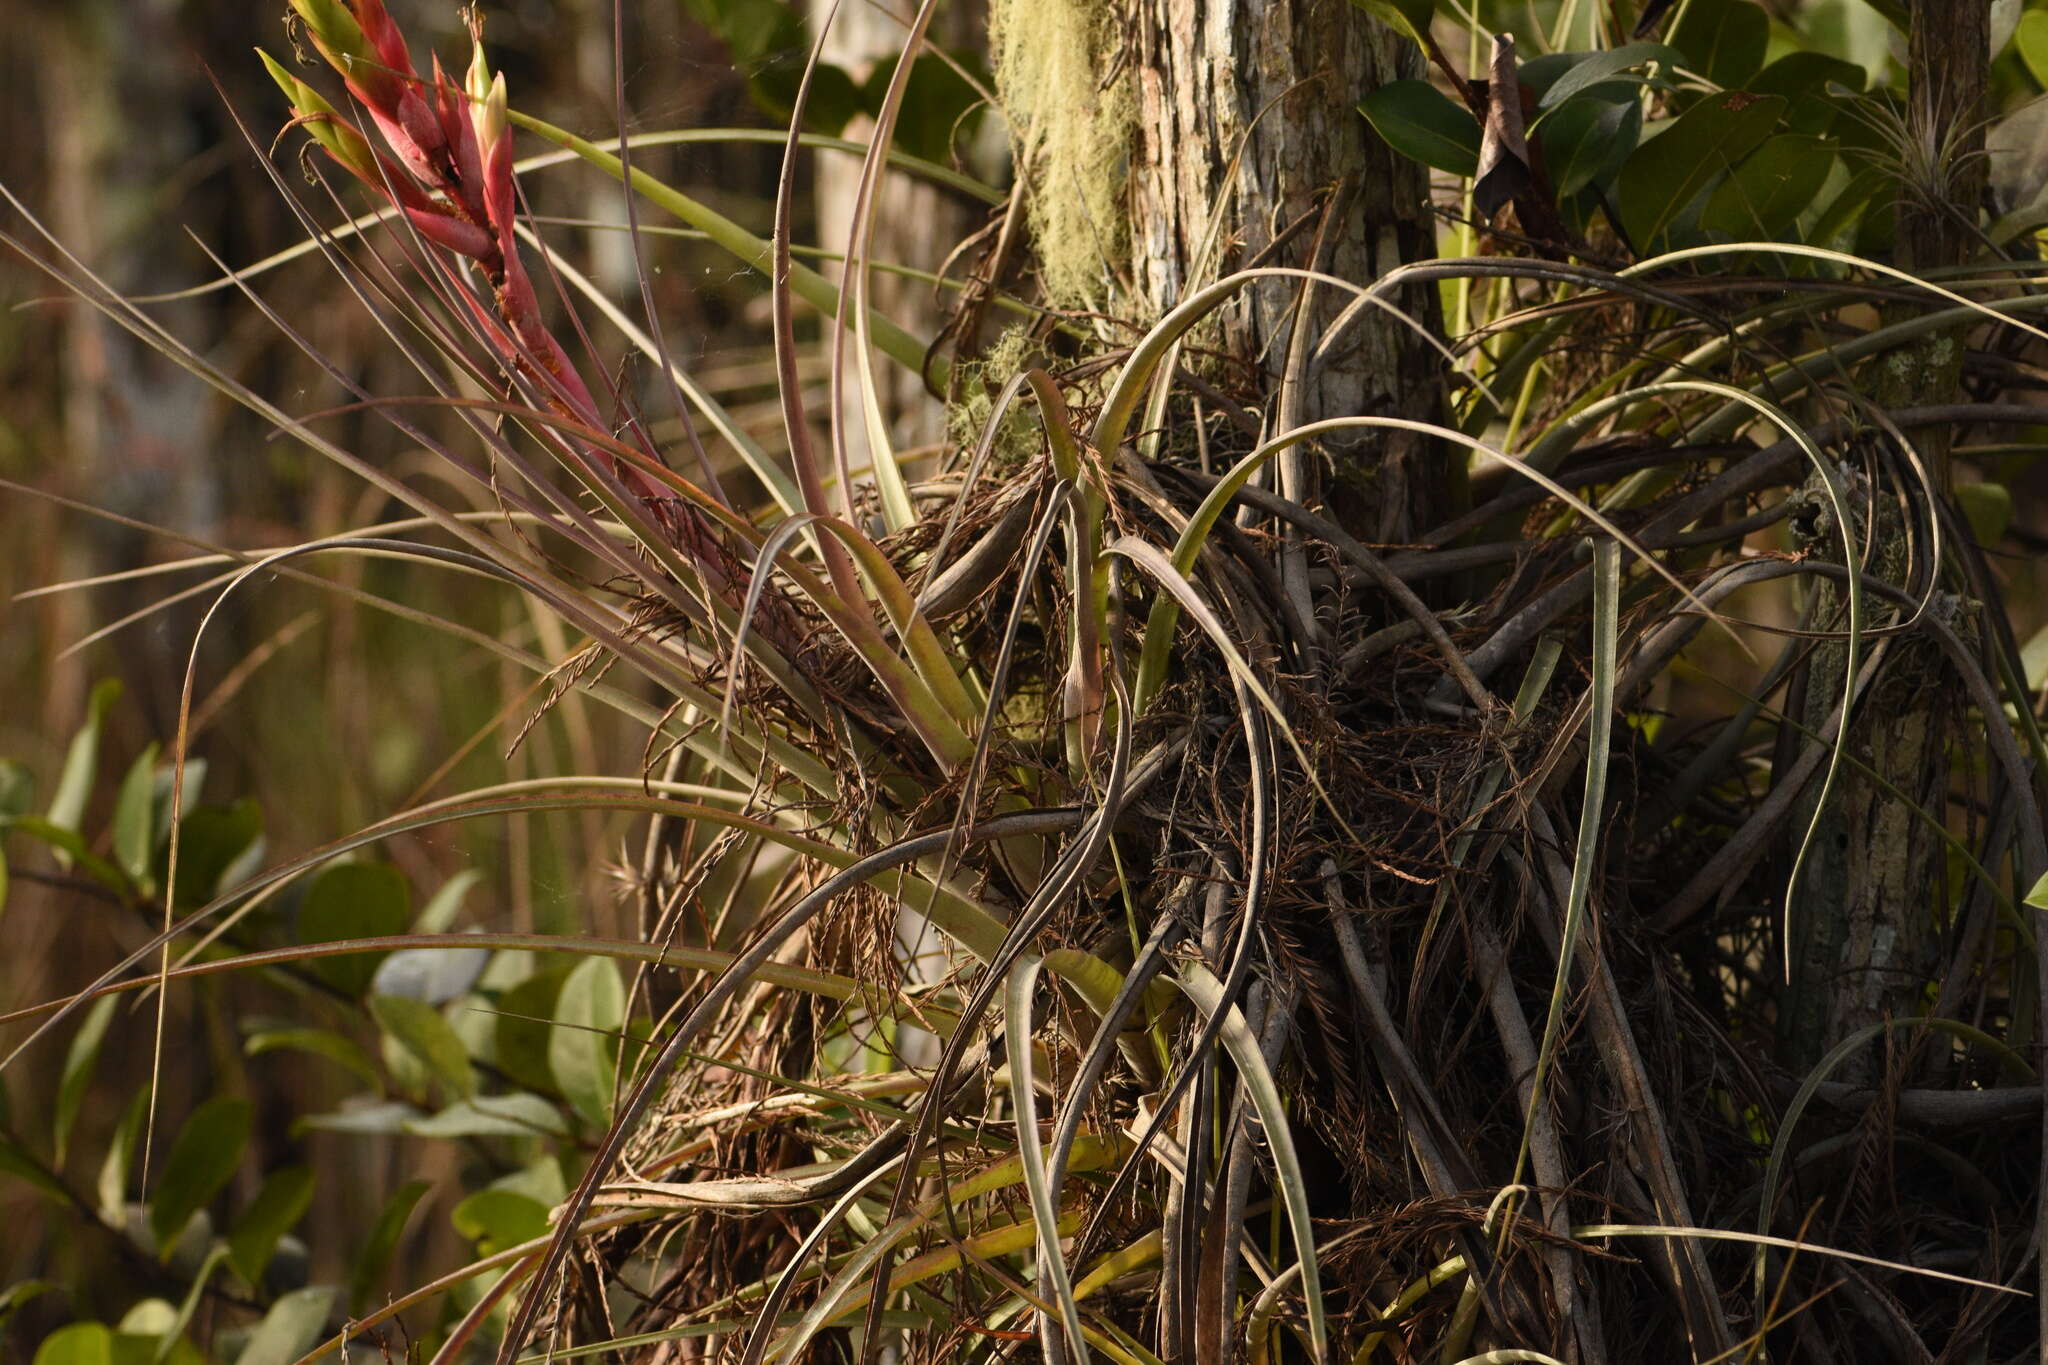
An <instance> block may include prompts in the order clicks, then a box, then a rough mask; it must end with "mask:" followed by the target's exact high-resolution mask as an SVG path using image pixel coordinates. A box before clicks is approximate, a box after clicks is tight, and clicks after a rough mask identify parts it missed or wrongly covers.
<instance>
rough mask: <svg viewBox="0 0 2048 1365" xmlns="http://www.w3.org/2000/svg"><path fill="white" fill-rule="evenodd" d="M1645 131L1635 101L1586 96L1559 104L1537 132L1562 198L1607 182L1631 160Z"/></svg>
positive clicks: (1551, 176) (1639, 106) (1551, 174)
mask: <svg viewBox="0 0 2048 1365" xmlns="http://www.w3.org/2000/svg"><path fill="white" fill-rule="evenodd" d="M1642 131H1643V107H1642V106H1641V105H1640V104H1638V103H1636V102H1635V101H1634V100H1624V101H1619V102H1610V101H1607V100H1601V99H1595V98H1593V97H1592V96H1590V95H1588V96H1586V97H1584V98H1581V99H1576V100H1573V101H1571V102H1570V103H1568V104H1565V105H1562V106H1560V107H1559V108H1558V109H1557V110H1556V111H1555V112H1554V113H1552V114H1551V115H1550V116H1549V117H1548V118H1546V119H1544V120H1543V127H1542V129H1541V130H1540V131H1539V132H1538V134H1537V140H1538V142H1539V144H1540V145H1541V146H1542V148H1543V161H1544V164H1545V165H1546V166H1547V167H1549V169H1550V179H1551V183H1552V184H1553V185H1555V186H1556V187H1557V194H1558V197H1559V198H1560V199H1564V198H1569V197H1570V196H1572V195H1574V194H1577V193H1578V192H1579V191H1580V190H1582V189H1584V188H1586V186H1588V185H1591V184H1594V183H1595V182H1599V183H1603V184H1604V183H1605V182H1606V181H1607V180H1608V179H1609V178H1610V177H1612V176H1613V174H1614V173H1615V172H1616V171H1618V170H1620V169H1621V166H1622V163H1623V162H1625V161H1627V160H1628V157H1629V153H1630V152H1633V151H1634V150H1635V148H1636V142H1637V140H1638V139H1639V138H1641V136H1642Z"/></svg>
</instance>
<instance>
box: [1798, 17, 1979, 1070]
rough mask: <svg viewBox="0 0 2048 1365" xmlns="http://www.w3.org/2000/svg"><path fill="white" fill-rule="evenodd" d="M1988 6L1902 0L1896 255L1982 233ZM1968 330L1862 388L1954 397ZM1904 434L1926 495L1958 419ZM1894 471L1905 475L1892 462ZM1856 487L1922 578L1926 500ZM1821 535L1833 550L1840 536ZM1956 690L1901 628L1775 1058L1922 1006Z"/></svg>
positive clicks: (1871, 523) (1821, 695)
mask: <svg viewBox="0 0 2048 1365" xmlns="http://www.w3.org/2000/svg"><path fill="white" fill-rule="evenodd" d="M1989 15H1990V0H1914V3H1913V5H1912V6H1911V20H1912V27H1911V34H1910V43H1909V53H1910V61H1911V93H1910V96H1909V101H1908V113H1907V129H1908V132H1909V135H1910V137H1911V140H1912V142H1913V144H1914V148H1915V150H1914V152H1913V153H1912V156H1911V159H1910V160H1909V162H1908V166H1907V174H1906V176H1905V178H1904V181H1903V183H1902V185H1901V188H1900V193H1899V200H1898V263H1899V264H1900V265H1901V266H1903V267H1905V268H1906V269H1909V270H1922V271H1924V270H1931V269H1936V268H1939V267H1942V266H1948V265H1956V264H1960V263H1963V262H1965V261H1968V260H1969V259H1971V258H1972V257H1973V256H1975V255H1976V254H1977V252H1978V250H1979V249H1980V248H1981V244H1982V238H1981V236H1980V234H1979V232H1978V230H1977V227H1976V224H1977V218H1978V206H1979V204H1980V202H1981V201H1982V199H1983V196H1984V183H1985V165H1984V158H1983V154H1982V153H1983V146H1984V138H1983V130H1982V127H1981V126H1980V124H1979V120H1980V119H1981V117H1982V113H1981V105H1982V103H1983V98H1984V93H1985V80H1986V69H1987V66H1988V64H1989V56H1990V17H1989ZM1895 311H1897V312H1898V313H1899V314H1900V315H1901V316H1910V315H1912V313H1914V312H1915V311H1917V309H1916V307H1915V306H1914V305H1900V306H1899V308H1898V309H1897V310H1895ZM1887 320H1888V321H1889V320H1891V319H1890V318H1888V319H1887ZM1963 341H1964V338H1963V335H1962V334H1961V333H1959V332H1953V331H1951V332H1943V333H1938V334H1936V335H1934V336H1930V337H1927V338H1925V339H1924V340H1921V341H1918V342H1916V343H1914V344H1912V345H1910V346H1907V347H1904V348H1902V349H1901V350H1899V351H1898V352H1895V353H1894V354H1892V355H1890V356H1887V357H1885V358H1883V359H1882V360H1881V361H1880V362H1879V366H1880V368H1879V370H1878V372H1877V377H1876V381H1875V383H1874V385H1873V386H1872V388H1873V396H1874V397H1875V398H1876V400H1877V401H1878V402H1879V403H1881V404H1882V405H1883V406H1884V407H1886V408H1888V409H1898V408H1902V407H1913V406H1918V405H1920V404H1925V403H1947V402H1953V401H1956V398H1957V396H1958V394H1959V392H1960V380H1961V371H1962V356H1963ZM1915 440H1916V443H1917V444H1916V449H1917V451H1918V454H1919V457H1920V460H1921V462H1922V464H1923V465H1924V466H1925V469H1926V473H1927V476H1928V480H1929V481H1930V482H1931V483H1932V485H1933V492H1934V496H1936V497H1946V496H1947V494H1948V490H1949V485H1950V479H1949V450H1950V447H1951V445H1952V444H1953V433H1952V431H1951V430H1950V429H1948V428H1945V427H1936V428H1930V429H1928V430H1926V431H1924V432H1918V433H1915ZM1897 477H1898V478H1899V479H1902V480H1906V481H1908V484H1907V486H1909V487H1911V486H1912V484H1911V480H1912V479H1913V476H1912V475H1911V474H1910V473H1909V472H1907V471H1906V469H1905V467H1904V466H1903V465H1900V466H1899V473H1898V475H1897ZM1925 498H1926V492H1925V491H1924V490H1920V489H1917V488H1915V489H1914V491H1913V493H1912V494H1911V496H1910V501H1911V502H1913V503H1915V504H1924V501H1925ZM1856 502H1857V504H1858V506H1857V508H1855V509H1854V512H1855V515H1857V516H1858V518H1859V526H1858V530H1859V532H1860V531H1862V530H1864V529H1866V528H1871V529H1872V535H1871V544H1872V547H1873V553H1872V555H1871V557H1870V559H1869V561H1868V567H1869V568H1870V569H1871V570H1872V571H1874V572H1875V573H1876V574H1878V575H1880V576H1882V577H1885V578H1888V579H1889V580H1890V581H1892V582H1894V583H1897V584H1899V585H1900V586H1902V587H1912V588H1917V587H1918V586H1919V585H1918V584H1915V583H1909V582H1908V578H1909V577H1910V576H1911V575H1912V574H1913V572H1914V571H1915V569H1917V570H1918V572H1919V573H1920V574H1922V575H1924V574H1925V573H1926V565H1925V560H1926V554H1927V548H1928V545H1927V538H1926V537H1927V531H1926V526H1927V523H1928V520H1929V517H1928V513H1929V511H1930V510H1931V509H1928V508H1926V507H1925V506H1924V505H1916V506H1912V507H1909V508H1907V509H1905V512H1904V513H1902V512H1901V509H1900V508H1899V507H1898V505H1897V501H1896V499H1894V498H1892V497H1891V496H1890V493H1889V491H1888V490H1886V489H1872V490H1869V492H1868V493H1867V495H1865V496H1861V497H1858V498H1857V499H1856ZM1907 515H1910V516H1911V518H1912V520H1913V522H1915V523H1917V524H1916V525H1914V526H1913V527H1912V528H1911V531H1910V535H1911V536H1912V538H1913V541H1912V545H1911V551H1912V553H1911V556H1909V554H1908V535H1909V530H1908V525H1907V522H1906V516H1907ZM1831 553H1833V554H1835V555H1837V556H1838V555H1839V554H1840V550H1839V548H1838V547H1836V548H1834V549H1833V550H1832V551H1831ZM1913 560H1917V561H1918V563H1917V564H1915V563H1913V562H1911V561H1913ZM1935 567H1936V570H1937V571H1938V569H1939V566H1935ZM1922 581H1923V582H1924V581H1925V580H1924V577H1923V578H1922ZM1836 600H1837V599H1835V598H1834V597H1833V596H1832V590H1828V592H1826V593H1824V595H1823V597H1822V599H1821V600H1820V603H1819V605H1820V607H1821V608H1822V610H1821V611H1820V612H1819V613H1817V619H1819V620H1821V621H1822V622H1826V621H1827V620H1828V619H1829V618H1830V617H1835V618H1836V619H1835V621H1834V624H1835V625H1836V627H1837V628H1840V626H1841V625H1842V624H1843V622H1842V619H1841V618H1840V613H1838V612H1836V611H1834V610H1833V608H1834V604H1835V602H1836ZM1944 600H1946V601H1947V602H1949V603H1953V601H1954V599H1952V598H1950V599H1939V598H1938V599H1937V601H1936V603H1935V604H1934V605H1933V607H1932V608H1931V609H1934V610H1942V609H1945V608H1944ZM1884 619H1889V614H1888V613H1886V614H1874V615H1873V617H1872V620H1873V623H1875V622H1878V621H1882V620H1884ZM1842 668H1843V650H1842V649H1841V648H1840V647H1838V646H1827V647H1823V648H1822V649H1820V650H1818V651H1816V656H1815V664H1814V669H1813V673H1812V675H1811V679H1810V684H1809V686H1808V688H1807V703H1806V704H1807V712H1808V719H1809V723H1811V721H1812V718H1813V717H1814V716H1815V715H1816V714H1822V715H1824V714H1825V712H1826V711H1827V710H1828V709H1829V708H1831V707H1832V706H1833V705H1834V704H1835V702H1836V701H1837V700H1838V699H1839V696H1840V679H1841V676H1842ZM1957 693H1958V689H1957V685H1956V681H1955V678H1954V675H1953V672H1952V670H1950V669H1949V668H1948V667H1947V665H1946V663H1945V661H1944V660H1943V658H1942V656H1941V652H1940V650H1939V649H1937V648H1936V647H1934V645H1933V644H1932V642H1930V641H1927V640H1924V639H1919V638H1906V639H1901V640H1899V641H1898V642H1897V646H1896V648H1895V649H1894V651H1893V655H1892V658H1891V661H1890V662H1889V664H1888V665H1887V668H1886V673H1885V676H1884V677H1883V678H1881V679H1880V680H1879V682H1878V683H1877V685H1876V686H1875V687H1873V688H1872V689H1871V693H1870V695H1869V697H1868V698H1867V700H1866V701H1865V702H1864V703H1863V705H1862V706H1861V707H1860V708H1859V709H1858V710H1857V712H1856V715H1855V719H1854V722H1853V726H1852V730H1851V735H1850V753H1851V754H1852V755H1853V756H1854V757H1855V758H1857V759H1858V760H1860V761H1861V763H1862V764H1864V765H1867V767H1868V768H1869V769H1870V770H1871V771H1874V772H1876V773H1878V774H1881V775H1882V776H1883V777H1884V778H1885V779H1886V780H1887V781H1888V782H1889V783H1890V784H1891V786H1892V788H1894V789H1895V790H1887V789H1886V787H1885V786H1884V785H1881V784H1880V783H1878V782H1877V781H1874V780H1872V779H1871V778H1870V777H1867V776H1865V775H1864V772H1863V771H1862V769H1860V768H1857V767H1853V766H1847V765H1845V767H1844V770H1843V772H1842V774H1841V776H1840V778H1839V779H1838V781H1837V792H1836V794H1835V795H1834V796H1833V797H1832V798H1831V800H1830V802H1829V805H1828V809H1827V810H1826V811H1824V812H1823V814H1822V818H1821V822H1820V824H1819V825H1818V827H1817V828H1816V829H1815V831H1814V839H1815V844H1814V849H1813V854H1812V857H1811V859H1810V863H1809V869H1808V873H1807V875H1806V876H1805V877H1804V878H1803V879H1802V881H1801V884H1800V885H1799V887H1798V888H1797V890H1796V894H1795V897H1794V902H1793V907H1792V914H1793V928H1794V933H1793V948H1794V952H1793V962H1792V980H1791V982H1790V985H1789V990H1788V995H1787V1007H1786V1010H1785V1012H1784V1017H1783V1018H1782V1019H1781V1021H1780V1029H1781V1033H1782V1035H1783V1038H1784V1044H1785V1048H1784V1051H1785V1060H1786V1062H1787V1064H1788V1065H1790V1066H1791V1067H1792V1068H1793V1069H1794V1070H1795V1071H1804V1070H1806V1069H1808V1068H1810V1067H1811V1066H1812V1065H1813V1064H1814V1063H1816V1062H1818V1061H1819V1060H1820V1058H1821V1057H1822V1056H1823V1055H1824V1054H1825V1053H1826V1052H1827V1050H1828V1049H1829V1048H1830V1047H1832V1046H1834V1045H1835V1044H1836V1043H1838V1042H1839V1041H1841V1039H1843V1038H1845V1037H1847V1036H1848V1035H1849V1034H1851V1033H1852V1032H1854V1031H1855V1030H1857V1029H1860V1028H1866V1027H1868V1026H1870V1025H1872V1024H1875V1023H1878V1022H1880V1021H1881V1020H1884V1019H1887V1018H1905V1017H1910V1016H1912V1015H1915V1014H1918V1013H1920V1012H1922V1011H1923V1009H1924V1008H1925V1000H1924V988H1925V985H1926V983H1927V982H1929V981H1932V980H1936V979H1938V978H1939V976H1940V975H1941V972H1940V954H1941V949H1942V933H1941V919H1940V917H1941V915H1942V912H1943V906H1942V904H1941V888H1942V887H1943V886H1944V885H1945V884H1946V877H1945V875H1944V870H1943V866H1942V862H1941V848H1942V846H1941V843H1940V841H1939V840H1938V839H1937V838H1936V837H1935V835H1934V833H1933V831H1932V830H1930V829H1929V828H1928V825H1927V822H1925V821H1924V820H1922V819H1920V818H1919V816H1918V815H1917V814H1916V812H1915V811H1914V810H1913V809H1912V806H1913V804H1917V805H1919V806H1920V807H1921V808H1923V809H1925V810H1927V811H1929V812H1931V813H1933V814H1934V815H1935V816H1936V817H1937V818H1940V816H1941V815H1942V813H1943V812H1944V810H1945V807H1946V796H1947V790H1948V779H1949V770H1948V758H1947V752H1948V741H1949V738H1950V736H1949V725H1950V722H1951V718H1952V717H1953V716H1954V715H1955V714H1957V712H1958V710H1959V705H1958V696H1957ZM1804 828H1805V822H1803V821H1802V822H1801V824H1800V829H1801V830H1802V831H1803V830H1804ZM1897 1041H1898V1042H1901V1043H1903V1042H1905V1037H1904V1036H1903V1035H1899V1036H1898V1037H1897ZM1884 1055H1885V1050H1884V1048H1883V1046H1882V1045H1881V1044H1880V1045H1874V1046H1873V1047H1871V1048H1869V1049H1866V1050H1865V1051H1864V1052H1863V1054H1862V1055H1861V1056H1858V1057H1855V1058H1852V1059H1850V1060H1849V1061H1848V1062H1847V1063H1845V1065H1844V1067H1843V1068H1842V1073H1841V1074H1840V1075H1838V1076H1836V1077H1834V1078H1833V1079H1836V1080H1840V1081H1847V1082H1852V1083H1858V1084H1868V1083H1870V1082H1871V1081H1873V1080H1875V1079H1876V1077H1877V1075H1878V1073H1879V1070H1880V1069H1881V1066H1882V1061H1883V1057H1884Z"/></svg>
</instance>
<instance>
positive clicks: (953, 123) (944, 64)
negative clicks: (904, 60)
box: [791, 52, 982, 162]
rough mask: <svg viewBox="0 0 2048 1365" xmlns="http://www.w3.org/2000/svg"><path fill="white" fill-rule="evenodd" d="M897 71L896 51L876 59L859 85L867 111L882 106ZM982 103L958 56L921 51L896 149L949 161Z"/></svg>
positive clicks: (901, 111) (902, 111) (898, 125)
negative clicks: (956, 66)
mask: <svg viewBox="0 0 2048 1365" xmlns="http://www.w3.org/2000/svg"><path fill="white" fill-rule="evenodd" d="M961 60H964V58H963V57H962V56H959V55H956V56H954V61H961ZM895 74H896V59H895V57H893V56H889V57H884V58H883V59H882V60H880V61H878V62H876V63H875V66H874V69H873V70H872V71H870V72H869V73H868V78H867V80H866V81H865V82H863V83H862V85H861V88H860V93H861V101H862V104H863V105H864V106H865V108H866V110H867V112H869V113H874V112H876V111H877V110H879V109H880V108H881V105H882V99H883V96H884V95H886V94H887V93H888V89H889V82H890V81H891V80H892V79H893V78H894V77H895ZM791 93H792V95H793V94H794V93H795V92H794V91H792V92H791ZM981 103H982V100H981V95H980V93H979V92H978V91H976V90H975V88H974V87H973V86H972V85H970V84H969V83H968V82H967V80H966V78H965V77H963V76H962V75H961V74H960V73H959V72H958V71H956V70H954V67H953V62H949V61H947V60H946V59H945V58H944V57H941V56H939V55H938V54H937V53H936V52H922V53H919V54H918V56H917V58H916V59H915V60H914V61H912V62H911V64H910V78H909V80H908V81H907V82H906V83H905V85H904V88H903V103H902V106H901V108H900V109H898V111H897V115H896V148H897V150H899V151H902V152H907V153H908V154H910V155H911V156H915V157H922V158H923V159H925V160H926V161H938V162H948V161H950V160H951V159H952V156H953V147H954V145H955V143H956V142H957V141H959V140H961V139H964V138H967V137H969V136H971V135H972V134H973V132H974V124H975V122H976V120H977V118H978V117H979V114H980V109H981Z"/></svg>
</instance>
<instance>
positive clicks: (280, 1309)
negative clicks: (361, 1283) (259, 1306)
mask: <svg viewBox="0 0 2048 1365" xmlns="http://www.w3.org/2000/svg"><path fill="white" fill-rule="evenodd" d="M336 1292H337V1291H336V1290H335V1288H334V1286H332V1285H325V1284H316V1285H311V1286H308V1287H307V1288H305V1289H294V1290H293V1291H292V1292H291V1293H289V1294H283V1295H280V1296H279V1297H278V1300H277V1302H276V1303H273V1304H272V1305H270V1311H269V1312H268V1313H265V1314H264V1315H263V1321H262V1322H259V1323H257V1324H256V1330H255V1331H253V1332H251V1333H250V1334H249V1342H248V1344H247V1345H245V1346H244V1347H242V1353H241V1354H240V1355H238V1356H236V1357H235V1365H292V1362H293V1361H296V1360H297V1359H298V1358H299V1357H300V1356H303V1355H304V1354H305V1353H306V1352H307V1351H308V1350H309V1349H311V1347H312V1345H313V1343H314V1342H316V1341H318V1340H320V1338H321V1336H322V1335H323V1334H324V1333H325V1332H326V1330H327V1315H328V1314H329V1313H330V1312H332V1311H333V1309H334V1300H335V1297H336Z"/></svg>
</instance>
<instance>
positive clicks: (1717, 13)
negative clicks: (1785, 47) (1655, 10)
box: [1668, 0, 1771, 90]
mask: <svg viewBox="0 0 2048 1365" xmlns="http://www.w3.org/2000/svg"><path fill="white" fill-rule="evenodd" d="M1684 8H1685V14H1684V16H1683V17H1682V18H1681V19H1680V20H1679V22H1678V26H1677V27H1676V28H1674V29H1673V30H1672V31H1671V33H1670V35H1669V39H1668V41H1669V42H1670V44H1671V46H1673V47H1675V48H1677V49H1678V50H1679V52H1681V53H1682V54H1684V57H1685V65H1686V67H1687V68H1688V69H1689V70H1691V71H1693V72H1696V73H1697V74H1699V75H1702V76H1705V77H1706V78H1707V79H1708V80H1710V81H1712V82H1713V83H1714V84H1716V85H1718V86H1720V87H1722V88H1723V89H1724V90H1739V89H1741V88H1742V86H1743V84H1744V83H1745V82H1746V81H1748V80H1749V78H1750V77H1751V76H1754V75H1755V74H1756V73H1757V71H1758V70H1759V69H1760V68H1761V67H1762V66H1763V64H1764V50H1765V49H1766V48H1767V47H1769V46H1770V42H1771V21H1770V17H1769V16H1768V15H1766V14H1765V13H1764V12H1763V10H1762V9H1760V8H1758V7H1757V6H1756V5H1754V4H1752V3H1750V0H1688V3H1687V4H1686V5H1685V7H1684Z"/></svg>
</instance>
